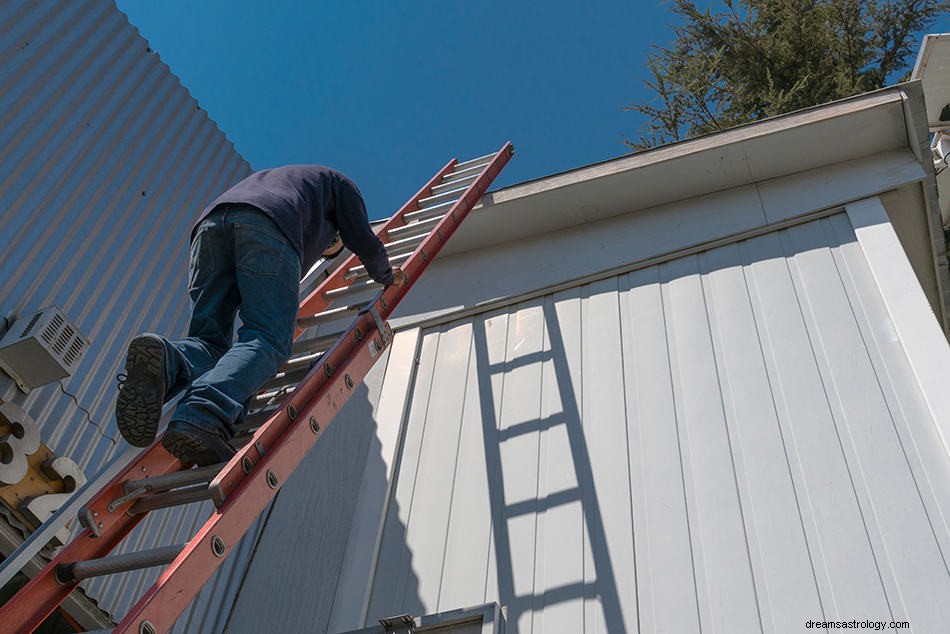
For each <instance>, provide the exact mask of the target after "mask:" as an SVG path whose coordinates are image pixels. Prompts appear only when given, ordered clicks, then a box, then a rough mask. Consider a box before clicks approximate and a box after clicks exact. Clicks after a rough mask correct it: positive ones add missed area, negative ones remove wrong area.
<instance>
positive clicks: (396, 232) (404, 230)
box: [389, 218, 440, 238]
mask: <svg viewBox="0 0 950 634" xmlns="http://www.w3.org/2000/svg"><path fill="white" fill-rule="evenodd" d="M439 220H440V218H429V219H428V220H420V221H418V222H411V223H409V224H407V225H403V226H401V227H396V228H395V229H390V230H389V237H390V238H403V237H407V236H410V235H425V234H427V233H429V231H431V229H432V228H433V227H434V226H436V225H437V224H439Z"/></svg>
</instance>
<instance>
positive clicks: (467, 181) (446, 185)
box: [432, 170, 481, 196]
mask: <svg viewBox="0 0 950 634" xmlns="http://www.w3.org/2000/svg"><path fill="white" fill-rule="evenodd" d="M466 171H467V170H466ZM480 173H481V172H476V171H472V173H471V174H465V175H463V176H462V177H460V178H453V179H451V180H449V179H446V180H444V181H443V182H442V184H441V185H436V186H435V187H433V188H432V195H433V196H435V195H436V194H441V193H442V192H445V191H448V190H450V189H457V188H459V187H468V186H469V185H471V184H472V181H474V180H475V179H476V178H478V175H479V174H480ZM452 176H455V175H454V174H453V175H452Z"/></svg>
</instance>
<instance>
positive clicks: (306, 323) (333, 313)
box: [297, 304, 363, 328]
mask: <svg viewBox="0 0 950 634" xmlns="http://www.w3.org/2000/svg"><path fill="white" fill-rule="evenodd" d="M362 308H363V305H362V304H353V305H352V306H341V307H340V308H331V309H330V310H325V311H323V312H322V313H317V314H316V315H313V316H311V317H301V318H298V319H297V325H298V326H300V327H301V328H309V327H310V326H316V325H317V324H322V323H326V322H328V321H333V320H335V319H340V318H341V317H346V316H347V315H355V314H356V313H358V312H360V310H362Z"/></svg>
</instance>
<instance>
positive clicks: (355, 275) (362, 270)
mask: <svg viewBox="0 0 950 634" xmlns="http://www.w3.org/2000/svg"><path fill="white" fill-rule="evenodd" d="M411 255H412V251H410V252H409V253H400V254H399V255H394V256H392V257H391V258H389V263H390V264H392V265H393V266H400V265H401V264H402V263H403V262H405V261H406V260H408V259H409V256H411ZM360 278H369V273H367V271H366V267H365V266H363V265H362V264H360V265H359V266H354V267H353V268H351V269H350V270H348V271H347V272H346V274H345V275H344V276H343V279H345V280H357V279H360Z"/></svg>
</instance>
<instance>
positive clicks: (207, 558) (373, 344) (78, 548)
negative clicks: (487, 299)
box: [0, 143, 514, 633]
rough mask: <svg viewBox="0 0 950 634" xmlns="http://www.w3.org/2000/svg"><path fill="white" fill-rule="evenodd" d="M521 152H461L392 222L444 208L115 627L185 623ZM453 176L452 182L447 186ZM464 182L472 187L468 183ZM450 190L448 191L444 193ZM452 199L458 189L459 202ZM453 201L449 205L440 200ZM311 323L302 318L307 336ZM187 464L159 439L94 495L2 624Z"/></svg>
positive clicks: (35, 608) (49, 596)
mask: <svg viewBox="0 0 950 634" xmlns="http://www.w3.org/2000/svg"><path fill="white" fill-rule="evenodd" d="M513 153H514V148H513V147H512V145H511V143H506V144H505V145H504V146H503V147H502V148H501V150H499V151H498V152H496V153H494V154H492V155H488V156H486V157H481V158H479V159H473V160H472V161H468V162H466V163H465V164H459V163H458V162H457V161H456V160H455V159H453V160H451V161H449V163H448V164H447V165H446V166H445V167H444V168H442V169H441V170H440V171H439V172H438V173H437V174H436V175H435V176H434V177H433V178H432V179H431V180H430V181H429V182H428V183H427V184H426V185H425V186H424V187H423V188H422V189H420V190H419V192H418V193H417V194H416V195H415V196H413V198H411V199H410V200H409V201H408V202H407V203H406V205H404V206H403V207H402V208H401V209H400V210H399V212H397V213H396V214H395V215H394V216H393V217H392V218H390V219H389V220H388V221H387V222H386V223H385V224H384V225H383V227H382V228H381V229H380V231H379V235H380V238H381V239H382V240H383V242H384V243H385V244H387V245H394V244H395V242H393V241H391V240H390V234H391V233H393V232H398V231H399V230H400V229H401V228H403V227H409V228H411V227H410V223H411V222H412V221H413V220H414V219H413V218H412V217H411V216H416V217H417V218H418V217H421V216H423V215H425V216H427V217H428V216H432V218H431V219H428V220H426V221H420V223H419V224H418V225H416V226H423V223H424V226H425V228H426V229H428V231H427V232H424V233H422V234H419V236H420V237H421V239H420V241H419V243H418V245H415V246H414V248H413V250H412V252H411V254H410V255H409V256H408V258H407V259H406V260H405V262H404V263H403V265H402V270H403V272H404V273H405V275H406V277H407V280H406V282H405V283H404V284H403V285H401V286H389V287H386V288H383V289H381V290H380V291H379V292H378V293H377V294H376V295H375V296H374V298H373V299H372V300H371V301H369V302H367V303H365V304H363V305H362V306H361V307H359V308H358V309H357V310H356V311H355V312H356V313H357V314H356V316H355V318H354V319H353V321H352V322H351V323H350V324H349V326H348V327H347V328H346V329H345V330H344V331H343V333H342V334H341V335H340V336H339V338H338V339H337V340H336V342H335V343H334V344H333V346H332V347H331V348H329V350H327V351H325V352H324V353H323V354H322V356H321V357H320V359H319V362H318V363H317V364H316V365H315V366H314V367H313V368H312V369H311V370H310V371H309V373H308V374H307V375H306V378H304V379H303V380H302V381H301V382H300V383H299V384H298V385H297V386H296V388H295V389H294V391H293V392H292V393H291V394H290V395H289V396H288V397H287V399H285V400H284V401H283V403H281V406H280V409H279V410H277V411H275V413H274V414H273V415H271V416H270V417H269V419H268V420H267V422H266V423H264V424H263V425H262V426H261V427H260V428H259V429H258V430H257V431H256V432H255V433H254V435H253V437H252V438H251V441H250V442H248V443H247V444H246V445H245V446H244V447H242V448H241V449H240V450H239V451H238V452H237V453H236V454H235V456H234V457H233V458H232V459H231V460H230V461H228V463H227V464H225V465H224V466H223V468H221V470H220V472H219V473H218V474H217V476H215V477H214V478H213V479H212V480H211V483H210V485H209V487H208V493H209V495H208V497H210V498H211V499H213V500H214V501H215V504H216V506H217V511H216V512H215V513H214V514H213V515H212V516H211V518H210V519H209V520H208V521H207V522H206V523H205V524H204V526H203V527H202V528H201V529H200V530H199V531H198V533H197V534H196V535H195V536H194V537H193V538H192V539H191V540H190V541H189V542H188V544H187V545H185V546H184V548H183V550H182V551H181V552H180V553H179V554H178V555H177V557H175V558H174V560H173V561H172V562H171V563H170V564H169V565H168V567H167V568H166V569H165V571H164V572H163V573H162V574H161V575H160V576H159V578H158V580H157V581H156V582H155V583H154V585H153V586H152V587H151V588H149V590H148V591H146V593H145V594H144V595H143V596H142V597H141V598H140V599H139V601H138V602H137V603H136V604H135V605H134V606H133V607H132V609H131V610H130V611H129V613H128V614H127V615H126V616H125V618H124V619H123V620H122V621H121V622H120V623H119V624H118V626H117V627H116V629H115V630H114V631H115V632H116V633H118V632H136V633H143V632H145V633H157V632H162V631H166V630H168V629H169V628H171V627H172V626H173V625H174V623H175V621H176V620H177V618H178V616H179V615H180V614H181V613H182V611H184V609H185V608H186V607H187V606H188V604H189V603H190V602H191V601H192V599H193V598H194V597H195V595H197V594H198V592H199V591H200V590H201V588H202V586H203V585H204V584H205V583H206V582H207V580H208V579H209V578H210V577H211V575H212V574H213V573H214V571H215V570H216V569H217V567H218V565H220V563H221V562H222V561H223V560H224V558H225V557H226V556H227V554H228V553H229V552H230V550H231V549H232V548H233V547H234V546H235V545H236V544H237V543H238V542H239V541H240V539H241V538H242V537H243V535H244V534H245V533H246V532H247V530H248V528H249V527H250V525H251V524H252V523H253V521H254V519H255V518H256V517H257V516H258V515H260V513H261V512H262V511H263V509H264V507H265V506H266V505H267V503H268V502H269V501H270V500H271V498H273V496H274V495H275V494H276V492H277V490H278V489H279V488H280V486H281V484H282V483H283V482H285V481H286V479H287V478H288V477H289V476H290V474H291V473H292V472H293V470H294V468H296V466H297V465H298V464H299V463H300V462H301V461H302V460H303V458H304V456H305V455H306V454H307V452H308V451H309V450H310V448H311V447H312V446H313V444H314V443H316V442H317V440H319V439H320V437H321V436H322V435H323V432H324V431H325V430H326V428H327V427H328V426H329V425H330V423H331V422H332V420H333V417H334V416H335V415H336V413H337V412H339V410H340V409H341V408H342V407H343V405H344V404H345V403H346V401H347V399H348V398H349V397H350V395H351V394H352V392H353V390H354V389H355V388H356V386H357V385H359V384H360V383H361V382H362V381H363V378H364V377H365V376H366V373H367V372H369V370H370V368H372V366H373V365H374V364H375V362H376V361H377V360H378V359H379V358H380V356H381V353H382V352H383V351H384V350H385V348H386V347H388V345H389V344H390V342H391V340H392V330H391V328H390V327H389V324H388V323H387V322H386V319H388V317H389V316H390V315H391V314H392V312H393V310H395V308H396V306H398V304H399V302H400V301H402V299H403V298H404V297H405V296H406V294H407V293H408V292H409V290H410V289H411V288H412V286H413V285H414V284H415V282H416V281H417V280H418V278H419V276H421V274H422V273H423V272H424V271H425V269H426V267H428V265H429V264H430V263H431V262H432V260H433V259H434V258H435V256H436V255H437V254H438V253H439V251H441V249H442V247H443V246H444V245H445V243H446V242H447V241H448V239H449V238H450V237H451V236H452V235H453V234H454V233H455V231H456V230H457V229H458V226H459V225H460V224H461V223H462V221H463V220H464V219H465V218H466V217H467V215H468V214H469V212H470V211H471V210H472V208H473V207H474V206H475V205H476V203H477V202H478V201H479V199H480V198H481V197H482V195H483V194H484V192H485V191H486V190H487V189H488V187H489V185H490V184H491V182H492V181H493V180H494V178H495V177H496V176H497V175H498V173H499V172H500V171H501V170H502V168H504V166H505V165H506V164H507V163H508V161H509V160H510V158H511V156H512V155H513ZM482 162H484V163H482ZM459 168H462V169H459ZM466 172H472V173H471V174H467V173H466ZM446 179H448V180H447V181H446V182H445V184H440V183H441V182H442V181H444V180H446ZM459 183H461V184H462V185H459V186H458V187H456V185H458V184H459ZM463 187H464V189H462V188H463ZM440 188H441V189H442V190H443V191H444V192H445V193H438V194H434V191H435V190H438V189H440ZM458 192H461V193H459V195H458V198H457V199H456V200H455V201H454V202H451V204H450V203H449V202H446V203H441V202H440V200H441V198H442V197H446V196H448V194H453V195H454V194H455V193H458ZM451 198H452V197H451V196H450V197H449V198H448V199H449V200H450V201H451ZM426 201H429V202H428V203H427V204H428V205H429V206H428V208H427V209H426V208H423V209H415V208H416V207H422V205H420V203H425V202H426ZM443 205H444V206H445V209H439V207H441V206H443ZM443 212H444V213H443ZM434 218H439V219H438V220H434ZM430 224H431V225H432V226H431V228H430V227H429V225H430ZM360 268H361V267H359V266H357V261H356V258H355V256H350V257H349V258H348V259H347V260H346V261H345V262H344V263H343V265H341V266H340V267H339V268H338V269H336V271H335V272H334V273H333V274H331V275H330V276H329V277H328V278H327V279H325V280H324V281H323V282H322V283H321V284H320V285H319V286H318V287H317V289H315V290H314V291H313V292H312V293H310V294H309V295H308V297H307V298H306V299H305V300H304V301H303V302H302V303H301V306H300V311H299V321H298V323H299V324H300V326H303V327H306V326H307V325H308V324H309V323H311V322H313V321H314V320H318V319H319V318H320V317H321V315H328V314H331V313H333V312H334V311H333V309H331V308H330V307H331V306H332V305H333V304H334V302H335V301H336V300H335V297H336V296H339V295H340V294H341V293H346V292H349V288H348V287H350V286H351V285H353V284H354V280H355V279H356V278H357V277H358V276H359V273H360V271H359V269H360ZM365 286H366V287H369V286H371V285H365ZM328 309H329V310H328ZM303 331H304V329H303V328H301V327H298V331H297V333H296V336H299V335H300V334H301V333H302V332H303ZM180 468H181V465H180V464H179V463H178V461H177V459H175V458H174V457H173V456H171V455H170V454H168V453H167V452H166V451H165V450H164V448H163V447H162V446H161V443H160V442H159V441H156V442H155V443H153V444H152V445H151V446H150V447H149V448H147V449H146V450H144V451H143V452H142V453H141V454H139V456H138V457H137V458H136V459H135V460H134V461H132V462H131V463H130V464H129V465H128V466H127V467H126V468H125V469H124V470H123V471H122V472H121V473H119V474H118V475H117V476H116V477H115V478H113V480H112V481H111V482H109V484H107V485H106V486H105V487H104V488H103V489H102V490H101V491H100V492H99V493H97V494H96V495H95V496H94V497H93V498H92V499H91V500H90V501H89V503H88V504H87V506H86V508H85V509H84V511H83V513H82V514H81V518H80V519H81V520H82V522H83V524H84V526H86V527H87V528H85V529H84V530H83V531H82V532H80V534H79V535H77V537H76V538H75V539H74V540H73V541H72V542H70V543H69V544H68V545H67V546H66V547H64V548H63V549H62V551H60V553H59V554H58V555H57V556H56V557H55V558H54V559H53V560H52V561H51V562H50V563H49V564H48V565H47V566H46V567H45V568H44V569H43V570H42V571H41V572H40V573H38V574H37V575H36V576H35V577H34V578H33V579H31V580H30V582H29V583H27V585H25V586H24V587H23V588H22V589H21V590H20V591H19V592H18V593H17V594H16V595H15V596H14V597H13V598H12V599H10V600H9V601H7V603H6V604H4V605H3V606H2V607H0V629H2V630H3V631H4V632H7V631H10V632H32V631H33V630H34V629H35V628H36V627H37V626H38V625H39V624H40V623H42V622H43V620H44V619H45V618H46V617H47V616H48V615H49V614H50V613H52V612H53V610H55V609H56V607H57V606H58V605H59V604H60V603H61V602H62V601H63V600H64V599H65V598H66V596H68V594H69V593H70V592H71V591H72V590H74V589H75V588H76V587H77V586H78V585H79V583H80V582H79V581H68V580H67V581H66V582H62V581H57V578H56V570H57V567H59V566H61V565H63V564H71V563H74V562H85V561H87V560H89V559H94V558H100V557H104V556H105V555H106V554H108V553H109V552H110V551H111V550H112V549H113V548H115V547H116V546H117V545H118V544H119V542H121V540H122V539H123V538H124V537H125V536H126V535H128V533H129V532H130V531H131V530H132V529H133V528H134V527H135V526H136V524H138V522H139V521H141V519H142V518H143V517H144V516H145V514H146V513H147V511H145V512H142V513H140V514H136V515H130V514H128V513H127V512H128V511H129V510H130V508H132V505H133V504H135V499H134V495H130V494H129V493H128V489H127V483H128V482H129V481H130V480H131V479H132V478H133V477H135V478H142V477H145V476H147V477H150V478H155V477H158V476H164V475H166V474H170V473H173V472H175V471H177V470H179V469H180ZM176 477H177V476H176ZM164 550H167V548H166V549H164ZM61 569H62V568H61Z"/></svg>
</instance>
